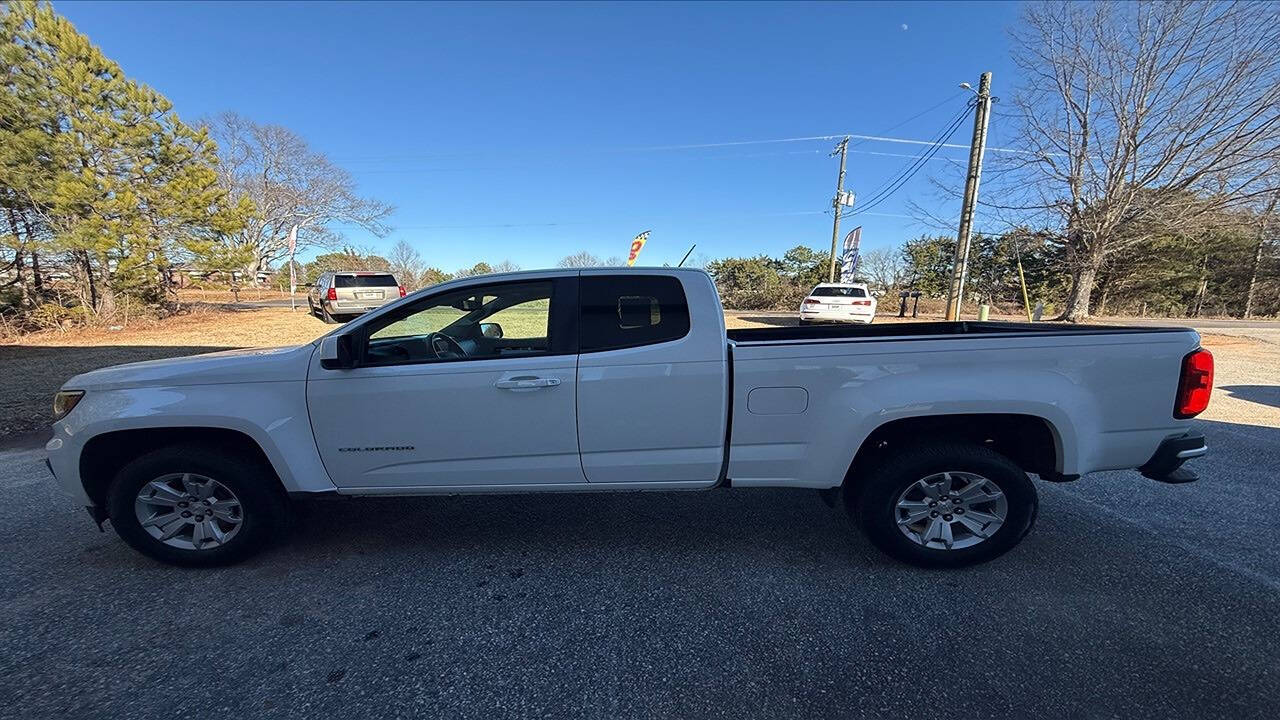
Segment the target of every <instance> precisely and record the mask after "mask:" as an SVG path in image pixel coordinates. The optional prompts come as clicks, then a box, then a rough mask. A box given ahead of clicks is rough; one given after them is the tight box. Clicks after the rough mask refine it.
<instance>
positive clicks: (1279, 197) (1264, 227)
mask: <svg viewBox="0 0 1280 720" xmlns="http://www.w3.org/2000/svg"><path fill="white" fill-rule="evenodd" d="M1277 201H1280V192H1276V193H1274V194H1272V196H1271V197H1270V198H1269V199H1268V200H1267V202H1266V205H1265V206H1264V207H1263V209H1262V210H1261V212H1259V213H1258V214H1257V215H1256V216H1255V217H1256V219H1257V224H1256V227H1255V230H1256V232H1257V237H1258V240H1257V243H1256V244H1255V245H1254V249H1253V264H1252V265H1251V266H1250V268H1249V286H1248V290H1247V291H1246V292H1245V299H1244V313H1243V315H1244V317H1246V318H1249V317H1252V316H1253V304H1254V298H1255V297H1256V296H1257V292H1258V274H1259V271H1260V270H1261V269H1262V261H1263V257H1264V256H1265V252H1266V250H1267V243H1268V242H1269V241H1273V239H1274V238H1273V234H1274V232H1275V227H1276V203H1277Z"/></svg>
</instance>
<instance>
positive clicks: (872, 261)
mask: <svg viewBox="0 0 1280 720" xmlns="http://www.w3.org/2000/svg"><path fill="white" fill-rule="evenodd" d="M858 270H859V274H861V275H863V276H864V277H866V279H867V282H868V283H869V284H870V285H871V288H872V289H873V290H878V291H880V292H891V291H893V290H897V289H898V287H899V286H901V285H902V284H903V282H904V281H905V279H906V278H905V276H906V272H907V267H906V264H905V263H904V262H903V261H902V252H901V251H900V250H898V249H896V248H876V249H874V250H868V251H867V252H865V253H863V254H862V260H861V262H860V263H859V268H858Z"/></svg>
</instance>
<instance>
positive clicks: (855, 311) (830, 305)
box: [800, 283, 876, 325]
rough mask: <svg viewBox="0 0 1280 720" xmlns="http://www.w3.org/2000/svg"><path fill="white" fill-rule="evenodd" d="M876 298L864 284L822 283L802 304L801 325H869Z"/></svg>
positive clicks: (874, 310) (872, 316) (872, 318)
mask: <svg viewBox="0 0 1280 720" xmlns="http://www.w3.org/2000/svg"><path fill="white" fill-rule="evenodd" d="M875 317H876V299H875V298H874V297H873V296H872V295H871V293H870V292H868V291H867V286H866V285H863V284H861V283H819V284H818V286H817V287H815V288H814V289H813V290H812V291H810V292H809V296H808V297H806V298H805V299H804V302H802V303H800V324H801V325H807V324H809V323H817V322H860V323H870V322H871V321H872V320H875Z"/></svg>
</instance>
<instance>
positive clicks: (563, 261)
mask: <svg viewBox="0 0 1280 720" xmlns="http://www.w3.org/2000/svg"><path fill="white" fill-rule="evenodd" d="M604 264H605V263H604V261H603V260H601V259H600V258H599V257H597V256H596V255H593V254H591V253H589V252H587V251H586V250H580V251H578V252H576V253H574V254H572V255H565V256H564V257H562V258H560V262H558V263H556V266H557V267H562V268H588V267H600V266H602V265H604Z"/></svg>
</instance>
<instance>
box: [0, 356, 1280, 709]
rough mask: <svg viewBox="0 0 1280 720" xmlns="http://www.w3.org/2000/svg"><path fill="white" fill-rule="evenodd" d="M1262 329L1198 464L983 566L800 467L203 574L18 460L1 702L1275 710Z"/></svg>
mask: <svg viewBox="0 0 1280 720" xmlns="http://www.w3.org/2000/svg"><path fill="white" fill-rule="evenodd" d="M1223 342H1224V343H1229V342H1230V340H1227V341H1223ZM1240 342H1241V343H1243V345H1241V346H1239V347H1235V346H1232V345H1229V344H1226V345H1223V346H1222V347H1223V348H1224V349H1225V348H1227V347H1233V348H1234V349H1232V350H1231V351H1230V353H1231V354H1230V357H1231V358H1233V359H1232V360H1231V361H1229V362H1226V363H1223V362H1222V360H1221V359H1220V365H1219V379H1218V383H1217V384H1218V385H1219V389H1218V391H1217V392H1218V394H1217V396H1216V397H1215V400H1214V405H1213V406H1211V409H1210V412H1209V413H1207V414H1206V417H1207V418H1208V419H1206V420H1204V421H1201V422H1199V423H1198V424H1199V426H1200V428H1201V429H1202V431H1203V432H1204V433H1205V434H1206V435H1207V436H1208V438H1209V443H1210V448H1211V453H1210V455H1209V456H1208V457H1207V458H1205V459H1202V460H1199V461H1197V462H1196V463H1195V469H1197V470H1198V471H1199V472H1200V473H1201V475H1202V480H1201V481H1200V482H1198V483H1195V484H1192V485H1183V486H1167V485H1161V484H1158V483H1154V482H1151V481H1148V480H1145V479H1143V478H1142V477H1140V476H1139V475H1137V474H1136V473H1100V474H1096V475H1092V476H1089V477H1086V478H1084V479H1082V480H1081V481H1079V482H1076V483H1071V484H1064V485H1053V484H1048V483H1040V484H1039V486H1038V487H1039V489H1040V492H1041V499H1042V505H1041V513H1040V517H1039V521H1038V524H1037V527H1036V529H1035V530H1034V531H1033V532H1032V534H1031V535H1030V536H1029V537H1028V538H1027V540H1026V541H1025V542H1024V543H1023V544H1022V545H1021V546H1020V547H1019V548H1017V549H1015V550H1014V551H1013V552H1011V553H1010V554H1009V555H1007V556H1005V557H1003V558H1001V559H999V560H997V561H995V562H993V563H990V564H987V565H985V566H980V567H976V568H970V569H966V570H961V571H949V572H938V571H923V570H917V569H913V568H909V567H905V566H901V565H898V564H895V563H893V562H891V561H889V560H886V559H885V558H884V557H883V556H881V555H880V554H879V553H877V552H876V551H875V550H874V549H873V548H872V547H870V545H869V544H867V543H866V542H865V541H864V540H863V539H862V538H861V537H860V536H859V535H858V534H857V533H856V532H855V531H854V529H853V528H852V526H851V524H850V523H849V521H848V520H847V519H846V518H845V517H844V515H843V514H842V513H840V512H838V511H834V510H830V509H828V508H827V507H826V506H825V505H823V504H822V503H821V502H820V501H819V499H818V498H817V497H816V494H815V493H812V492H808V491H783V490H721V491H714V492H709V493H655V494H609V495H546V496H524V497H469V498H430V499H414V500H347V501H332V502H325V503H316V504H314V505H313V506H311V507H310V509H309V512H307V513H306V515H305V517H303V518H302V519H301V520H300V521H299V524H298V527H297V528H296V530H295V532H294V533H293V535H292V537H291V539H290V540H289V541H288V542H287V543H286V544H284V545H283V546H281V547H279V548H277V549H275V550H274V551H271V552H268V553H266V554H264V555H261V556H259V557H257V558H255V559H253V560H251V561H250V562H248V563H246V564H244V565H241V566H237V567H233V568H227V569H219V570H181V569H176V568H171V567H167V566H162V565H158V564H156V563H154V562H151V561H149V560H147V559H145V558H143V557H142V556H140V555H137V554H136V553H134V552H132V551H131V550H129V549H128V548H127V547H126V546H125V545H124V544H123V543H122V542H121V541H119V540H118V539H117V538H116V537H115V536H114V534H112V533H111V532H110V529H109V528H108V533H107V534H98V532H97V530H96V529H94V527H93V525H92V523H91V522H90V521H89V519H88V517H87V515H85V514H84V512H83V510H81V509H79V508H76V507H74V506H72V504H71V503H70V502H69V501H68V500H67V499H66V498H64V497H63V496H61V495H60V494H59V493H58V491H57V490H56V489H55V487H54V485H53V482H52V480H51V479H50V478H49V476H48V474H47V472H46V470H45V469H44V465H43V458H44V453H43V451H42V450H39V449H14V450H7V451H3V452H0V499H2V500H3V502H0V558H3V562H0V647H2V648H3V649H4V650H3V652H0V716H5V717H22V718H43V717H59V718H62V717H104V718H107V717H110V718H118V717H130V718H140V717H174V716H229V717H302V716H306V717H311V716H318V717H350V716H361V715H376V716H380V717H392V716H409V715H415V716H423V717H476V718H493V717H530V716H537V717H543V716H546V717H584V718H617V717H699V718H700V717H733V718H738V717H753V716H754V717H770V718H772V717H902V716H907V715H912V716H920V717H938V716H950V717H966V718H969V717H1026V716H1039V717H1050V718H1056V717H1072V718H1076V717H1097V718H1111V717H1179V718H1209V717H1224V718H1227V717H1230V718H1246V717H1257V718H1264V717H1266V718H1270V717H1274V716H1275V711H1274V703H1275V698H1276V697H1280V660H1277V658H1280V630H1277V623H1276V620H1275V618H1276V617H1278V616H1280V549H1278V548H1277V545H1276V542H1275V541H1276V534H1277V529H1278V525H1277V521H1276V518H1277V517H1280V484H1278V483H1277V482H1276V479H1277V474H1278V469H1280V422H1278V421H1277V418H1280V393H1278V392H1277V391H1278V390H1280V389H1278V388H1277V387H1276V386H1277V383H1278V382H1280V379H1278V378H1277V377H1276V376H1275V371H1274V368H1275V367H1276V365H1275V364H1274V359H1275V347H1274V346H1272V345H1271V344H1270V343H1269V342H1268V341H1267V340H1265V339H1256V338H1244V339H1242V340H1241V341H1240ZM1215 352H1218V351H1217V350H1215ZM1226 354H1227V353H1225V352H1223V353H1220V354H1219V357H1220V358H1222V357H1223V356H1224V355H1226ZM1237 358H1243V359H1239V360H1237Z"/></svg>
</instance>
